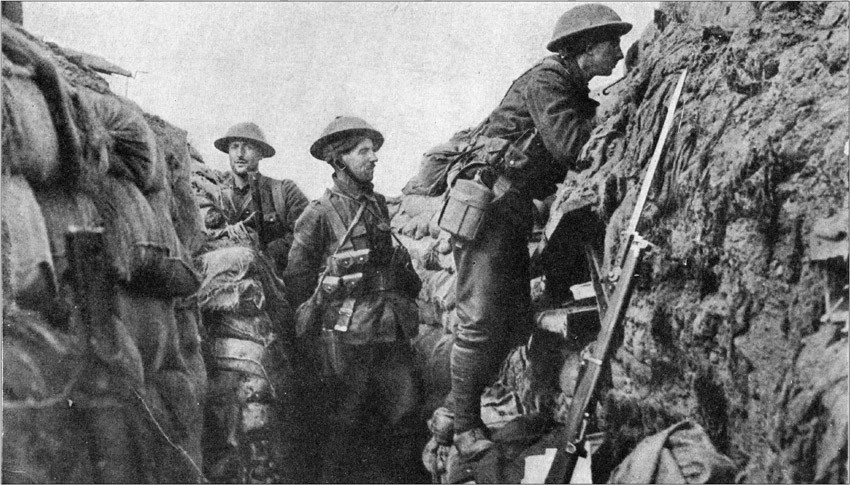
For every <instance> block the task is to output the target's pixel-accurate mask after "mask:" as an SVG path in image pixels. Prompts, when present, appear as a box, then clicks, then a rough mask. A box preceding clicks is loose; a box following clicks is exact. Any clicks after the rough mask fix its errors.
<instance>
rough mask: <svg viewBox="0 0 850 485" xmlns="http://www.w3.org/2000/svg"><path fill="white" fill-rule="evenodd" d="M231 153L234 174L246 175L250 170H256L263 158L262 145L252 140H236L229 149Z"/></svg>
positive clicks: (228, 151) (231, 168)
mask: <svg viewBox="0 0 850 485" xmlns="http://www.w3.org/2000/svg"><path fill="white" fill-rule="evenodd" d="M227 153H228V155H230V170H232V171H233V173H234V175H239V176H244V175H246V174H247V173H248V172H256V171H257V168H258V167H259V166H260V160H262V159H263V154H262V151H260V147H258V146H257V145H256V144H254V143H251V142H250V141H245V140H234V141H232V142H230V145H229V147H228V149H227Z"/></svg>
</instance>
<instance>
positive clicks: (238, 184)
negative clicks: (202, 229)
mask: <svg viewBox="0 0 850 485" xmlns="http://www.w3.org/2000/svg"><path fill="white" fill-rule="evenodd" d="M214 145H215V147H216V148H218V149H219V150H220V151H222V152H224V153H227V154H228V155H229V157H230V173H228V174H227V176H226V178H225V181H224V184H223V187H222V189H221V198H220V200H218V201H215V202H214V206H215V207H216V208H217V209H218V210H219V212H220V214H221V216H223V217H222V219H223V220H221V219H220V220H219V221H216V222H217V224H214V225H215V226H219V227H220V228H217V227H208V229H218V230H216V231H214V232H213V235H214V237H229V238H230V239H233V240H236V241H240V240H241V241H245V242H248V241H250V242H251V243H252V244H251V245H252V246H254V247H255V248H260V249H262V250H263V252H264V253H265V254H266V255H267V256H268V257H269V258H271V260H272V261H274V263H275V266H276V268H277V270H278V272H279V274H280V273H282V272H283V270H284V269H285V268H286V257H287V255H288V254H289V248H290V246H291V245H292V237H293V236H292V233H293V226H294V225H295V221H296V220H297V219H298V216H300V215H301V212H303V211H304V208H305V207H306V206H307V203H308V200H307V197H305V196H304V194H303V193H302V192H301V190H300V189H299V188H298V186H297V185H295V182H293V181H291V180H275V179H273V178H270V177H266V176H265V175H260V173H259V165H260V160H262V159H263V158H269V157H272V156H274V154H275V150H274V148H272V146H271V145H269V144H268V143H267V142H266V137H265V136H264V135H263V132H262V130H260V127H259V126H257V125H256V124H254V123H250V122H249V123H239V124H236V125H233V126H231V127H230V129H229V130H227V134H226V135H224V136H223V137H221V138H219V139H218V140H216V141H215V142H214ZM256 194H259V195H260V197H259V198H260V200H259V201H256V200H255V198H254V196H255V195H256ZM257 202H259V203H257ZM211 220H215V218H214V217H207V221H208V224H209V221H211ZM222 225H223V227H221V226H222Z"/></svg>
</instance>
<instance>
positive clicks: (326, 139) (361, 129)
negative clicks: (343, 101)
mask: <svg viewBox="0 0 850 485" xmlns="http://www.w3.org/2000/svg"><path fill="white" fill-rule="evenodd" d="M358 135H359V136H365V137H368V138H370V139H371V140H372V143H374V144H375V151H378V150H380V149H381V145H383V144H384V135H382V134H381V132H379V131H378V130H376V129H374V128H372V126H371V125H370V124H369V123H366V122H365V121H363V120H362V119H360V118H357V117H356V116H337V117H336V118H334V120H333V121H331V123H330V124H329V125H328V126H327V128H325V130H324V131H322V136H320V137H319V139H318V140H316V141H315V143H313V145H312V146H311V147H310V155H313V156H314V157H316V158H318V159H319V160H325V157H324V155H325V153H324V152H325V148H326V147H327V146H328V145H329V144H331V143H334V142H336V141H339V140H342V139H345V138H348V137H350V136H358ZM325 161H328V160H325Z"/></svg>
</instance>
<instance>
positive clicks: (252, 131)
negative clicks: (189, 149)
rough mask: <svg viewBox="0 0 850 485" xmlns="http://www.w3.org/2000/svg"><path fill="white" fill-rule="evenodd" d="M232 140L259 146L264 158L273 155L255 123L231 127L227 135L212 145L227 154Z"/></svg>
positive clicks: (238, 124)
mask: <svg viewBox="0 0 850 485" xmlns="http://www.w3.org/2000/svg"><path fill="white" fill-rule="evenodd" d="M233 140H248V141H250V142H254V143H256V144H257V145H259V147H260V151H261V152H262V153H263V157H264V158H268V157H273V156H274V154H275V151H274V148H273V147H272V146H271V145H269V144H268V143H267V142H266V136H265V135H264V134H263V130H261V129H260V127H259V126H257V125H256V123H251V122H245V123H237V124H235V125H233V126H231V127H230V129H229V130H227V134H226V135H224V136H223V137H221V138H219V139H218V140H216V141H214V142H213V145H215V147H216V148H218V149H219V150H221V151H223V152H224V153H228V152H229V148H230V142H231V141H233Z"/></svg>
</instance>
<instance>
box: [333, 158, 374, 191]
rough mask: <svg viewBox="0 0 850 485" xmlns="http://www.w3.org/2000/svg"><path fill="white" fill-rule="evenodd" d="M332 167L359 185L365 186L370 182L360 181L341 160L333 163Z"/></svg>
mask: <svg viewBox="0 0 850 485" xmlns="http://www.w3.org/2000/svg"><path fill="white" fill-rule="evenodd" d="M331 166H333V168H334V169H335V170H337V171H339V172H342V173H343V174H345V176H346V177H348V178H349V179H351V180H352V181H354V182H357V183H358V184H364V185H365V184H367V183H368V182H364V181H362V180H360V179H359V178H357V177H356V176H355V175H354V172H352V171H351V169H350V168H348V165H346V164H344V163H342V162H341V161H339V160H334V161H332V162H331Z"/></svg>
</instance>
